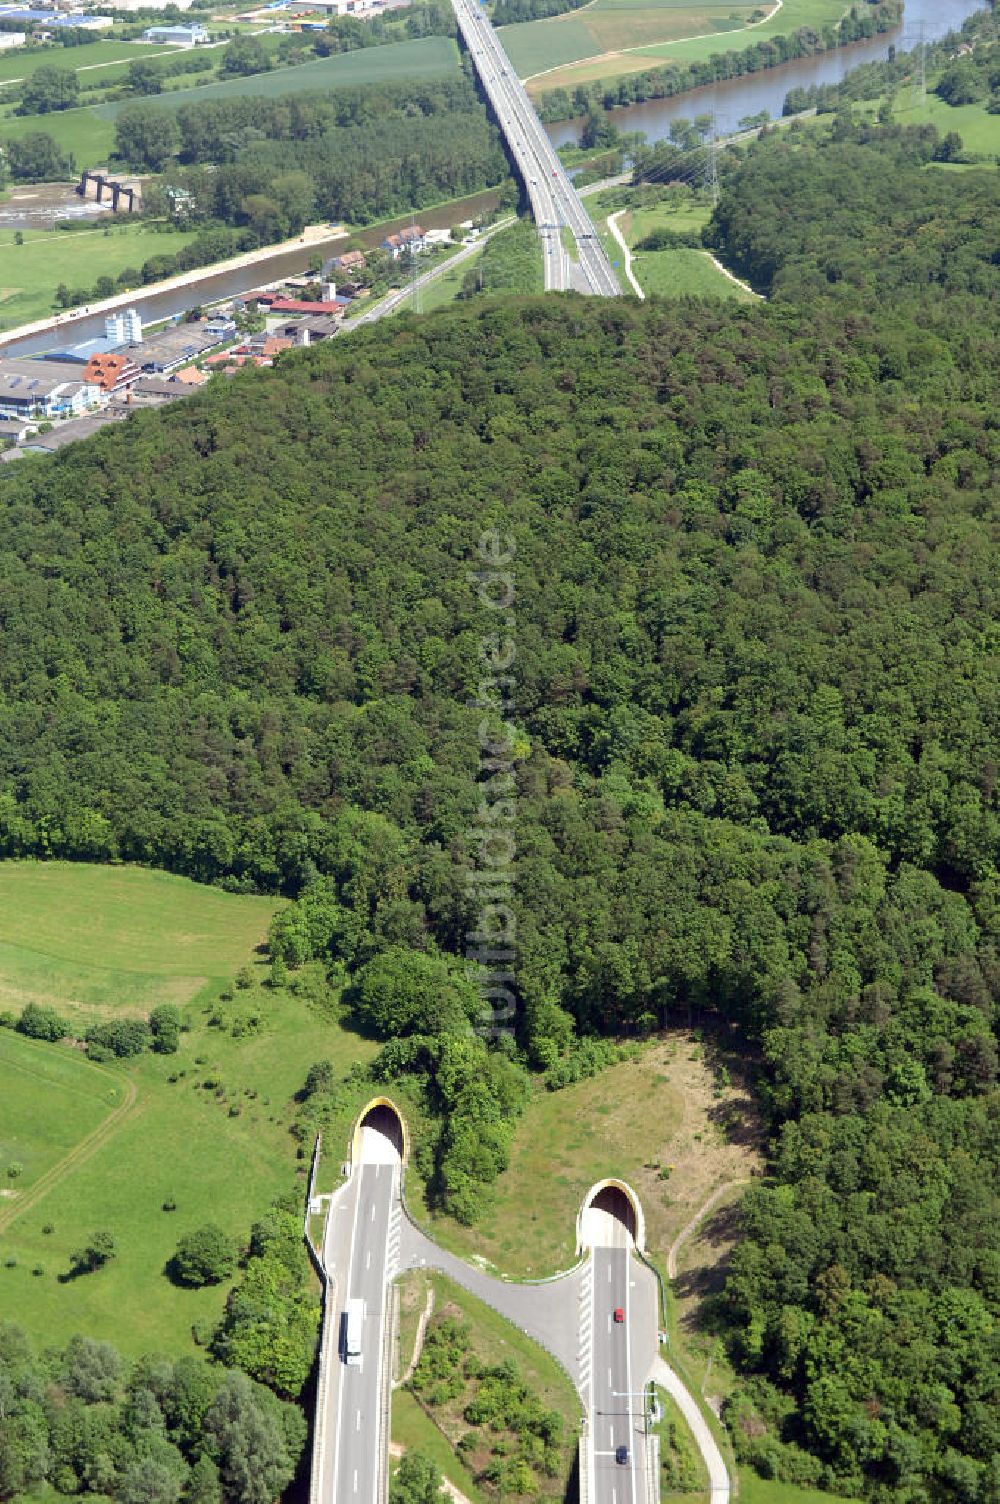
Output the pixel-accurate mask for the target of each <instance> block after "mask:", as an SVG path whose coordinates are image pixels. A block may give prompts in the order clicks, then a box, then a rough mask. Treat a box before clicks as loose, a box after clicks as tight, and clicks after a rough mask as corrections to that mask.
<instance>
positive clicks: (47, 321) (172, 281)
mask: <svg viewBox="0 0 1000 1504" xmlns="http://www.w3.org/2000/svg"><path fill="white" fill-rule="evenodd" d="M81 233H86V232H76V233H75V234H74V239H76V238H77V235H78V234H81ZM349 233H350V232H349V231H348V230H346V229H345V228H344V227H343V226H342V225H307V226H306V227H305V229H304V230H303V232H302V234H301V235H296V236H295V237H294V239H292V240H283V241H280V242H279V243H278V244H277V245H268V246H261V247H260V249H259V250H256V251H244V252H243V253H242V255H239V256H231V257H230V258H229V259H228V260H227V261H217V262H215V263H214V264H213V265H212V266H201V267H196V268H194V269H193V270H192V271H189V272H179V273H178V274H177V275H176V276H174V277H167V278H166V279H165V280H164V281H163V282H154V283H151V284H150V286H149V287H145V288H133V289H131V291H128V292H120V293H115V294H114V296H113V297H110V298H101V299H99V300H98V301H97V302H94V303H88V304H87V305H86V306H85V307H83V308H68V309H66V310H65V312H63V313H55V314H51V315H50V316H49V317H48V318H44V319H35V320H34V321H33V322H31V323H27V324H18V325H15V327H14V328H12V329H5V330H2V331H0V349H3V348H5V347H6V346H8V345H10V344H13V343H20V342H21V341H22V340H25V339H31V338H33V337H35V336H36V335H39V334H47V333H49V332H53V333H54V332H55V331H56V330H58V331H59V332H60V335H62V334H64V333H65V332H67V330H68V332H69V334H70V335H73V326H74V325H76V324H79V323H80V321H81V320H83V319H90V318H94V317H95V316H98V315H104V314H106V313H113V312H114V311H115V310H116V309H118V308H132V307H134V306H135V303H136V300H137V298H139V297H148V296H150V295H152V294H156V293H170V292H175V291H177V290H178V289H180V288H186V287H196V286H197V285H198V284H199V283H200V282H204V281H206V280H207V279H208V278H210V277H217V276H221V275H225V274H226V273H229V272H234V271H239V270H241V269H242V268H244V267H248V266H257V265H261V264H263V263H266V262H268V261H271V260H273V259H274V257H276V256H281V255H283V254H285V253H287V252H289V251H292V250H309V249H310V248H311V247H312V248H316V247H319V246H323V247H324V248H325V247H326V246H327V245H333V244H334V243H335V242H336V241H339V240H346V239H347V237H348V235H349ZM18 249H21V250H23V249H25V247H19V248H18Z"/></svg>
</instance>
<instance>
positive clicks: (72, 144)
mask: <svg viewBox="0 0 1000 1504" xmlns="http://www.w3.org/2000/svg"><path fill="white" fill-rule="evenodd" d="M32 131H44V132H45V134H46V135H47V136H51V137H52V139H53V141H55V143H56V145H57V146H58V147H59V150H60V151H61V152H63V153H69V152H72V154H73V156H74V157H75V159H76V163H77V166H78V167H80V168H81V169H83V168H85V167H100V166H101V165H102V164H104V163H106V162H107V160H108V154H109V153H110V151H111V148H112V146H113V145H114V140H115V132H114V126H113V125H112V123H111V121H110V120H102V119H101V118H100V117H99V116H98V115H97V114H96V113H95V111H94V110H93V109H91V108H90V107H88V106H87V105H80V106H78V107H77V108H76V109H74V110H54V111H53V112H52V113H51V114H50V115H15V114H14V112H13V106H8V107H7V108H6V109H5V110H2V111H0V145H2V144H3V142H4V141H10V140H12V139H14V138H15V137H17V138H19V137H21V136H27V135H29V134H30V133H31V132H32Z"/></svg>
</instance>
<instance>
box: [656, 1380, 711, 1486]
mask: <svg viewBox="0 0 1000 1504" xmlns="http://www.w3.org/2000/svg"><path fill="white" fill-rule="evenodd" d="M652 1377H653V1378H654V1379H655V1380H656V1382H657V1383H658V1384H660V1385H662V1387H663V1388H664V1389H665V1390H666V1391H667V1393H668V1394H669V1395H670V1396H671V1398H672V1399H673V1400H674V1401H675V1403H676V1405H677V1408H678V1410H679V1411H680V1412H681V1414H682V1415H683V1417H684V1419H685V1420H686V1421H687V1423H688V1425H689V1426H690V1427H691V1431H692V1433H693V1435H694V1439H695V1441H696V1442H697V1443H698V1450H699V1451H700V1452H701V1455H702V1457H703V1458H704V1460H705V1466H706V1467H707V1468H708V1481H709V1489H710V1499H711V1504H729V1473H728V1472H727V1471H726V1464H725V1462H724V1461H723V1459H722V1453H721V1452H720V1451H719V1448H718V1446H717V1444H716V1440H715V1437H714V1436H713V1435H712V1432H711V1428H710V1427H709V1424H708V1421H707V1420H706V1419H705V1417H704V1415H702V1413H701V1411H700V1410H699V1408H698V1406H697V1405H696V1404H695V1402H694V1399H693V1398H692V1396H691V1394H690V1392H689V1391H688V1390H687V1389H686V1388H685V1387H684V1385H683V1384H682V1383H681V1381H680V1379H679V1378H678V1376H677V1374H676V1373H674V1370H673V1369H672V1368H671V1367H670V1365H669V1363H665V1362H664V1360H663V1359H662V1358H657V1360H656V1362H655V1363H654V1364H653V1374H652Z"/></svg>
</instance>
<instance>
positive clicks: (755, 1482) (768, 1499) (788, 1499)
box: [740, 1467, 849, 1504]
mask: <svg viewBox="0 0 1000 1504" xmlns="http://www.w3.org/2000/svg"><path fill="white" fill-rule="evenodd" d="M740 1504H849V1500H847V1499H845V1498H843V1497H842V1496H841V1495H840V1494H828V1493H824V1492H823V1490H822V1489H819V1488H800V1487H799V1486H798V1484H795V1483H776V1482H775V1481H774V1480H773V1479H771V1478H758V1476H757V1474H756V1473H754V1472H751V1470H750V1469H749V1468H747V1467H745V1468H741V1469H740Z"/></svg>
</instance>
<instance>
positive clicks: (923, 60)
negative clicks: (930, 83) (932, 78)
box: [917, 21, 927, 118]
mask: <svg viewBox="0 0 1000 1504" xmlns="http://www.w3.org/2000/svg"><path fill="white" fill-rule="evenodd" d="M918 35H919V41H918V42H917V56H918V58H919V62H918V65H917V95H918V99H919V103H920V115H921V118H923V116H924V115H925V114H926V112H927V55H926V51H927V50H926V48H925V46H924V23H923V21H921V23H920V31H919V33H918Z"/></svg>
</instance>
